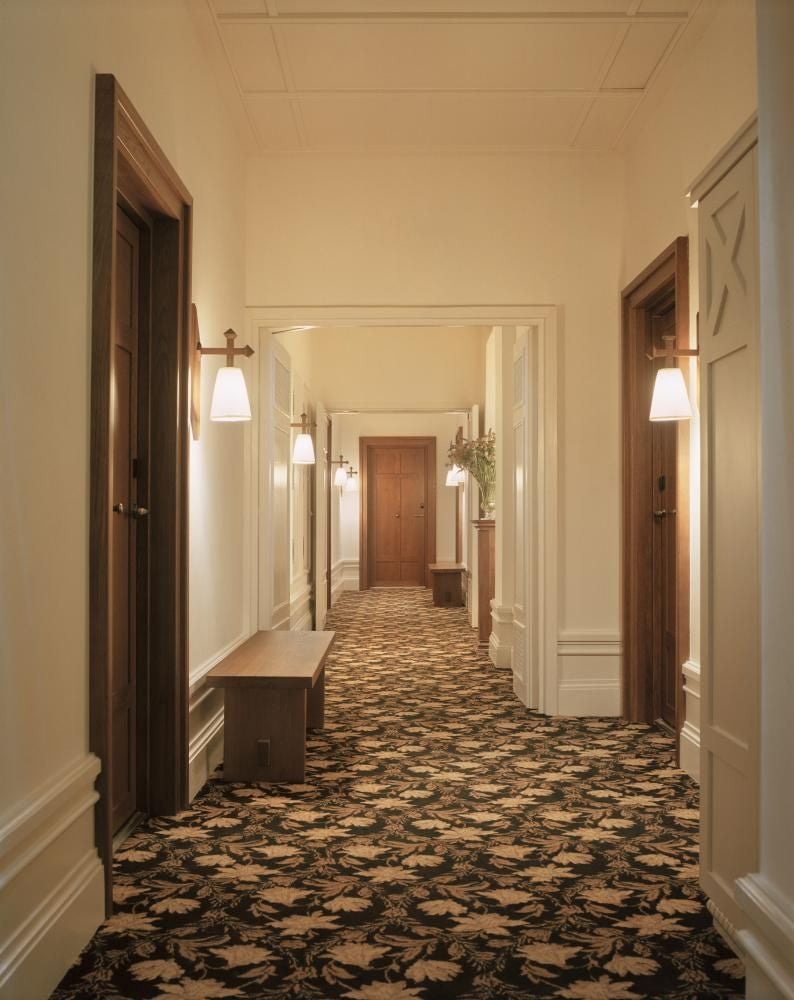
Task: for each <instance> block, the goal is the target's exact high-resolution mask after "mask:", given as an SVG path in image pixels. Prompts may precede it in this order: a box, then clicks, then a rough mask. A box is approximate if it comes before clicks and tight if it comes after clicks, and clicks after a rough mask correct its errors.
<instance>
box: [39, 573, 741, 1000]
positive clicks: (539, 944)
mask: <svg viewBox="0 0 794 1000" xmlns="http://www.w3.org/2000/svg"><path fill="white" fill-rule="evenodd" d="M328 627H329V628H335V629H337V631H338V639H337V646H336V650H335V653H334V655H333V658H332V661H331V663H330V664H329V667H328V684H327V697H328V706H327V708H328V711H327V721H328V725H327V728H326V729H325V730H324V731H323V732H322V733H319V732H318V733H314V734H313V736H312V738H311V740H310V744H309V771H308V778H307V783H306V784H305V785H280V786H244V785H226V784H222V783H220V782H216V781H212V782H210V783H209V784H208V785H207V786H206V787H205V788H204V789H203V790H202V792H201V794H200V795H199V797H198V798H197V799H196V801H195V802H194V803H193V806H192V807H191V808H190V809H189V810H188V811H186V812H185V813H183V814H181V815H180V816H178V817H175V818H173V819H168V820H156V821H152V822H149V823H147V824H146V825H145V826H144V827H143V828H142V829H140V830H139V831H138V832H137V833H136V834H135V835H134V836H133V837H131V838H130V839H129V840H128V841H127V843H126V844H124V845H123V848H122V850H121V851H120V853H119V854H118V857H117V862H116V876H115V877H116V901H117V913H116V915H115V916H114V917H113V918H112V919H111V920H109V921H108V922H107V923H106V924H104V925H103V927H102V928H100V930H99V932H98V933H97V935H96V936H95V937H94V939H93V941H92V942H91V943H90V945H89V946H88V947H87V948H86V950H85V952H84V953H83V955H82V956H81V958H80V960H79V962H78V963H77V964H76V965H75V967H74V968H73V969H72V970H71V971H70V972H69V974H68V975H67V976H66V977H65V979H64V980H63V982H62V984H61V986H60V987H59V989H58V990H57V991H56V993H55V997H56V998H58V1000H67V998H77V997H81V998H88V997H101V998H103V1000H111V998H117V997H127V998H129V997H140V998H146V1000H153V998H159V1000H173V998H176V997H180V998H185V1000H188V998H189V1000H206V998H215V997H249V998H250V997H257V998H258V997H262V998H265V997H293V998H317V1000H325V998H332V997H349V998H354V1000H401V998H410V997H417V998H422V1000H431V998H447V997H469V998H475V997H476V998H482V1000H485V998H488V1000H490V998H502V997H504V998H519V997H521V998H525V997H549V998H550V997H570V998H580V1000H602V998H603V1000H633V998H637V997H679V998H684V997H688V998H698V1000H704V998H712V997H713V998H717V997H720V998H725V997H741V996H743V982H742V979H741V976H742V970H741V966H740V965H739V963H738V962H737V961H736V959H735V958H733V956H732V954H731V953H730V952H729V950H728V949H727V947H726V946H725V945H724V944H723V942H722V941H721V939H720V938H719V937H718V935H717V934H716V932H715V931H714V930H713V928H712V925H711V919H710V916H709V914H708V912H707V911H706V907H705V901H704V898H703V896H702V894H701V892H700V890H699V889H698V883H697V816H698V813H697V788H696V786H695V785H694V784H693V783H692V782H691V781H690V780H689V779H688V778H687V777H686V775H684V774H683V773H682V772H681V771H678V770H676V769H675V767H674V765H673V745H672V741H671V740H670V738H669V737H668V736H666V735H665V734H663V733H662V732H659V731H657V730H655V729H654V728H651V727H647V726H629V725H625V724H623V723H621V722H618V721H614V720H601V719H588V720H580V719H553V720H551V719H546V718H544V717H542V716H537V715H533V714H531V713H529V712H527V711H526V710H525V709H524V708H523V707H522V706H521V705H520V704H519V703H518V701H516V699H515V698H514V696H513V693H512V689H511V678H510V675H509V673H508V672H505V671H496V670H495V669H494V668H493V667H492V666H491V664H490V662H489V661H488V659H487V658H486V657H484V656H483V655H482V654H481V653H479V652H478V650H477V647H476V643H475V640H474V633H473V632H472V630H471V629H470V628H468V626H467V624H466V622H465V616H464V612H463V611H462V610H461V611H458V610H452V611H450V610H445V609H436V608H433V607H432V605H431V602H430V596H429V594H428V592H426V591H418V590H407V591H394V590H392V591H369V592H367V593H365V594H346V595H345V596H344V597H343V598H342V600H341V601H340V603H339V604H338V605H337V606H336V607H335V608H334V610H333V612H332V615H331V617H330V620H329V622H328Z"/></svg>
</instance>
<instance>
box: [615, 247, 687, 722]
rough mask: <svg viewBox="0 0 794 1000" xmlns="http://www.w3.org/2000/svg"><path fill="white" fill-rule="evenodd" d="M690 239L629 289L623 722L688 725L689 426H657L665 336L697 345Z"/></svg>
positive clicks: (625, 296) (625, 323)
mask: <svg viewBox="0 0 794 1000" xmlns="http://www.w3.org/2000/svg"><path fill="white" fill-rule="evenodd" d="M688 267H689V254H688V241H687V239H686V237H680V238H679V239H677V240H676V241H675V242H674V243H673V244H671V246H670V247H668V248H667V250H665V251H664V253H663V254H661V255H660V256H659V257H658V258H657V259H656V260H655V261H653V263H652V264H650V265H649V266H648V267H647V268H646V269H645V270H644V271H643V272H642V274H640V275H639V276H638V277H637V278H636V279H635V280H634V281H633V282H632V283H631V284H630V285H629V286H628V288H626V289H625V290H624V292H623V348H622V350H623V359H622V361H623V512H622V518H623V633H624V663H623V715H624V716H625V717H626V718H627V719H628V720H629V721H631V722H653V721H655V720H659V719H660V720H662V721H663V722H665V723H667V724H668V725H670V726H672V727H673V728H675V729H677V730H680V728H681V725H682V723H683V705H682V702H683V674H682V668H683V665H684V663H685V662H686V660H687V658H688V656H689V507H688V501H689V477H688V469H689V426H688V424H687V423H686V422H678V423H676V422H671V423H652V422H651V421H650V419H649V417H650V408H651V398H652V395H653V387H654V382H655V379H656V372H657V370H658V368H659V367H660V365H661V364H662V363H663V362H661V361H651V360H649V355H651V354H652V353H653V348H654V347H658V348H662V347H664V341H663V340H662V337H663V336H664V335H665V334H674V335H675V338H676V341H675V343H676V347H677V348H679V349H684V348H688V347H689V290H688Z"/></svg>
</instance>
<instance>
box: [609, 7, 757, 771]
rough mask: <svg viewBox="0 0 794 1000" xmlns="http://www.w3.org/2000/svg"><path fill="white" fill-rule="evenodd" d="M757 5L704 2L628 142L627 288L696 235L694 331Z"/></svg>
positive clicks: (695, 715) (696, 553)
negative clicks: (694, 203) (697, 197)
mask: <svg viewBox="0 0 794 1000" xmlns="http://www.w3.org/2000/svg"><path fill="white" fill-rule="evenodd" d="M756 91H757V87H756V57H755V8H754V3H753V0H704V2H703V4H702V5H701V6H700V8H699V9H698V11H697V13H696V14H695V16H694V17H693V19H692V23H691V25H690V27H689V28H688V29H687V32H686V34H685V36H684V38H683V39H682V41H681V43H680V44H679V45H678V46H677V47H676V49H675V50H674V52H673V55H672V57H671V59H670V60H669V62H668V63H667V64H666V65H665V67H664V69H663V70H662V73H661V75H660V77H659V79H658V80H657V82H656V84H655V86H654V88H653V89H652V91H651V93H650V94H649V96H648V98H647V100H646V102H645V104H644V106H643V114H642V115H641V116H638V117H637V119H636V120H635V122H634V123H633V124H632V126H631V127H630V129H629V132H628V133H627V136H626V150H625V156H626V213H625V219H624V221H625V232H624V241H623V242H624V251H623V262H622V267H621V287H623V286H625V285H627V284H628V282H629V281H631V279H632V278H633V277H634V276H635V275H637V274H638V273H639V272H640V271H641V270H642V269H643V268H644V267H645V266H646V265H647V264H649V263H650V262H651V261H652V260H653V259H654V257H656V256H657V255H658V254H659V253H661V251H662V250H664V249H665V247H667V246H668V245H669V244H670V243H672V241H673V240H674V239H675V238H676V237H677V236H684V235H688V236H689V265H690V266H689V295H690V310H691V315H690V328H691V331H692V333H691V337H692V342H693V343H694V340H695V329H696V312H697V308H698V255H697V244H698V241H697V229H696V226H697V212H696V211H695V210H693V209H691V208H690V207H689V200H688V199H687V197H686V195H687V192H688V191H689V186H690V184H691V182H692V181H693V180H694V179H695V177H697V175H698V174H699V173H700V172H701V171H702V170H703V168H704V167H705V166H706V165H707V164H708V163H709V162H710V161H711V160H712V158H713V157H714V156H716V154H717V153H718V152H719V151H720V150H721V148H722V147H723V146H724V145H725V144H726V143H727V142H728V140H729V139H730V138H731V137H732V136H733V134H734V133H735V132H736V131H737V129H738V128H739V127H740V126H741V125H742V123H743V122H744V121H745V120H746V119H747V118H749V116H750V115H751V114H752V113H753V111H754V110H755V107H756ZM696 373H697V364H696V363H695V362H693V363H692V364H691V365H690V370H689V382H690V398H691V399H692V401H693V404H694V407H693V408H694V409H695V417H694V419H693V420H692V424H691V428H690V446H691V450H690V469H691V480H690V487H691V489H690V537H691V540H692V549H691V567H690V578H691V591H692V594H691V610H690V623H691V626H690V627H691V644H690V656H689V661H688V662H687V664H685V665H684V664H682V668H683V670H684V682H685V692H686V721H685V724H684V728H683V731H682V739H681V765H682V767H684V769H685V770H687V771H688V772H689V773H690V774H691V775H692V776H693V777H695V778H697V777H698V776H699V770H700V750H699V748H700V475H699V471H700V449H699V444H698V442H699V437H700V413H699V410H698V408H697V374H696Z"/></svg>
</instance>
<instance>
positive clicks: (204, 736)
mask: <svg viewBox="0 0 794 1000" xmlns="http://www.w3.org/2000/svg"><path fill="white" fill-rule="evenodd" d="M222 732H223V706H221V707H220V708H219V709H218V711H217V712H216V713H215V714H214V715H213V716H212V717H211V718H210V719H209V720H208V721H207V722H205V723H204V725H203V726H202V727H201V728H200V729H199V730H198V732H197V733H196V734H195V735H194V736H193V738H192V739H191V741H190V744H189V747H188V761H189V763H190V764H193V763H194V762H195V761H196V758H197V757H198V756H199V755H200V754H202V753H204V751H205V750H207V748H208V747H209V745H210V744H211V743H212V742H213V740H215V739H216V738H217V737H218V736H219V735H220V734H221V733H222Z"/></svg>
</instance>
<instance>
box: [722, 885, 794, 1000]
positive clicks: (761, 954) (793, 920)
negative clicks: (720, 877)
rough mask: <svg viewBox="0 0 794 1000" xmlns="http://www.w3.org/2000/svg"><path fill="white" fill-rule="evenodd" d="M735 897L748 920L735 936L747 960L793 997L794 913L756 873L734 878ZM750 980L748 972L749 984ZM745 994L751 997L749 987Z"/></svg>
mask: <svg viewBox="0 0 794 1000" xmlns="http://www.w3.org/2000/svg"><path fill="white" fill-rule="evenodd" d="M736 900H737V902H738V903H739V906H740V907H741V908H742V911H743V912H744V913H745V914H746V915H747V918H748V920H749V926H748V927H746V928H743V929H742V930H740V931H739V934H738V936H739V942H740V944H741V945H742V947H743V948H744V949H745V951H746V953H747V956H748V958H749V959H750V963H755V964H756V965H757V966H758V968H759V969H760V970H761V973H762V974H763V976H764V977H766V979H767V980H769V981H770V982H771V983H772V984H773V985H774V986H775V987H776V988H777V989H778V990H779V991H780V994H781V996H783V997H786V998H787V1000H794V912H792V911H791V904H790V903H788V902H787V901H786V900H784V899H782V898H781V896H780V894H779V893H778V892H777V890H776V889H775V887H774V886H773V885H772V884H771V883H770V882H769V880H768V879H766V878H764V876H763V875H762V874H760V873H759V872H753V873H752V874H750V875H745V876H744V877H743V878H740V879H737V880H736ZM748 971H749V970H748ZM751 981H752V978H751V975H748V986H749V984H750V983H751ZM756 995H757V996H760V994H756ZM748 996H751V994H750V992H749V990H748Z"/></svg>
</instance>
